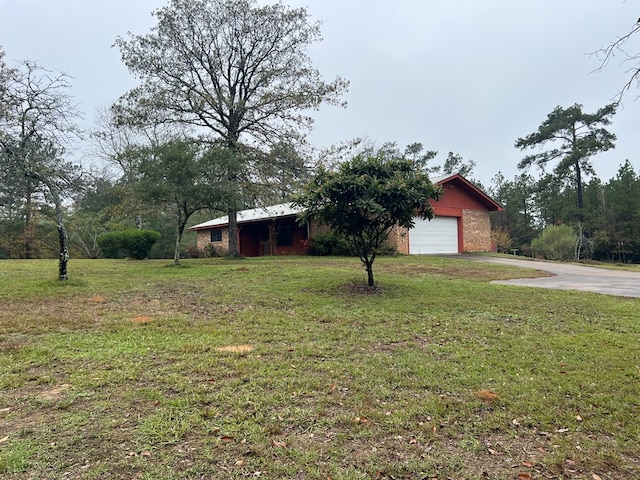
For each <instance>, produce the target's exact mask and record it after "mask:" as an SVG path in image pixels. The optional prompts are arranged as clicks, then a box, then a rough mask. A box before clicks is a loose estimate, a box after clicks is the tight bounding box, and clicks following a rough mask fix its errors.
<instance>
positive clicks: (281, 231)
mask: <svg viewBox="0 0 640 480" xmlns="http://www.w3.org/2000/svg"><path fill="white" fill-rule="evenodd" d="M291 245H293V225H291V224H289V225H280V226H279V227H278V247H290V246H291Z"/></svg>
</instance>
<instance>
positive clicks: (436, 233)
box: [189, 174, 502, 257]
mask: <svg viewBox="0 0 640 480" xmlns="http://www.w3.org/2000/svg"><path fill="white" fill-rule="evenodd" d="M433 183H434V184H436V185H440V186H441V187H442V189H443V195H442V198H441V199H440V200H438V201H437V202H432V205H433V209H434V212H435V217H434V218H433V219H431V221H429V220H422V219H421V218H419V217H416V218H415V227H414V228H413V229H411V230H407V229H405V228H396V229H394V230H393V231H392V232H391V234H390V237H389V243H390V245H391V246H393V247H395V248H396V250H397V251H398V253H402V254H405V255H409V254H432V253H463V252H488V251H491V250H492V245H491V223H490V220H489V212H490V211H496V210H502V206H501V205H500V204H499V203H497V202H496V201H495V200H493V199H492V198H491V197H489V196H488V195H487V194H486V193H484V192H483V191H482V190H481V189H479V188H478V187H476V186H475V185H474V184H473V183H471V182H469V181H468V180H467V179H465V178H464V177H462V176H461V175H458V174H455V175H450V176H447V177H442V178H435V179H433ZM298 213H300V211H299V210H298V209H296V208H295V207H293V206H292V205H290V204H282V205H273V206H270V207H264V208H254V209H251V210H243V211H241V212H238V242H239V247H240V254H241V255H244V256H247V257H255V256H262V255H304V254H305V253H306V240H307V239H309V238H310V237H312V236H313V235H314V233H316V232H319V231H322V230H323V229H324V230H326V227H323V226H321V225H317V224H315V223H314V222H309V223H308V224H307V225H304V226H300V225H298V223H297V221H296V216H297V214H298ZM228 225H229V220H228V218H227V217H226V216H225V217H220V218H216V219H213V220H210V221H208V222H204V223H201V224H198V225H194V226H193V227H191V228H189V230H191V231H195V232H196V235H197V246H198V248H199V249H206V248H208V247H210V246H213V247H214V248H216V250H217V251H218V253H220V254H225V253H226V252H228V248H229V233H228Z"/></svg>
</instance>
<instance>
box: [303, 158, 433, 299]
mask: <svg viewBox="0 0 640 480" xmlns="http://www.w3.org/2000/svg"><path fill="white" fill-rule="evenodd" d="M440 195H441V190H440V188H439V187H437V186H435V185H433V184H432V183H431V181H430V180H429V176H428V174H426V173H425V172H424V171H423V170H421V169H420V167H419V165H417V164H416V163H415V162H414V161H413V160H410V159H406V158H401V157H400V158H389V157H388V156H387V155H385V153H384V152H379V153H378V154H377V155H368V156H367V155H358V156H356V157H355V158H353V159H352V160H350V161H347V162H345V163H343V164H341V165H340V166H339V167H338V169H337V170H335V171H331V170H327V169H324V168H320V169H319V170H318V172H317V174H316V175H315V177H314V179H313V180H312V181H311V182H310V183H309V184H308V185H306V186H305V188H304V189H303V191H302V193H301V194H299V195H298V196H297V197H296V198H295V199H294V204H295V205H297V206H300V207H302V208H303V210H304V212H303V213H302V214H301V215H300V217H299V220H300V222H301V223H304V222H306V221H308V220H310V219H315V220H317V221H319V222H320V223H323V224H326V225H329V226H330V227H331V228H332V229H333V230H334V231H335V232H336V233H338V234H340V235H343V236H344V237H345V238H347V240H348V241H349V243H350V244H351V246H352V248H353V251H354V252H355V253H356V254H357V255H358V257H359V258H360V260H361V261H362V263H363V265H364V267H365V269H366V271H367V278H368V280H367V283H368V285H369V287H373V286H374V285H375V282H374V277H373V262H374V261H375V259H376V255H377V254H378V253H380V251H381V250H382V249H383V248H384V247H385V245H386V242H387V239H388V236H389V233H390V231H391V229H392V228H393V227H394V226H396V225H398V226H400V227H404V228H412V227H413V226H414V222H413V218H414V216H415V215H420V216H421V217H422V218H423V219H427V218H428V219H431V218H433V208H432V207H431V203H430V201H431V200H432V199H438V198H440Z"/></svg>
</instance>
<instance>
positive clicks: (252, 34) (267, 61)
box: [115, 0, 348, 255]
mask: <svg viewBox="0 0 640 480" xmlns="http://www.w3.org/2000/svg"><path fill="white" fill-rule="evenodd" d="M154 15H155V16H156V18H157V19H158V23H157V25H156V26H155V27H154V28H152V30H151V32H150V33H148V34H146V35H132V34H130V35H129V37H128V38H127V39H125V38H118V39H117V40H116V42H115V43H116V46H118V47H119V48H120V51H121V53H122V60H123V62H124V63H125V64H126V65H127V67H128V68H129V70H130V71H131V72H132V73H133V74H135V75H136V76H138V77H139V78H140V80H141V84H140V86H139V87H137V88H135V89H133V90H131V91H130V92H129V93H128V94H127V95H125V96H124V97H122V98H121V99H120V101H119V102H118V104H117V111H118V114H119V116H120V118H121V119H123V121H125V122H127V123H132V124H143V125H144V124H147V125H149V124H161V123H179V124H182V125H187V126H190V127H193V128H194V129H195V130H196V131H197V132H199V133H200V132H204V135H205V136H207V138H208V139H209V140H210V141H211V142H222V144H223V145H224V147H225V148H228V149H229V150H230V151H231V152H232V153H233V154H234V155H235V156H236V160H237V161H236V162H231V163H230V164H229V167H230V168H229V170H228V172H227V176H228V180H229V182H230V183H231V184H234V183H235V184H236V185H237V188H236V190H237V191H236V192H235V195H228V196H227V202H228V205H227V211H228V214H229V236H230V242H229V247H230V254H231V255H238V244H237V219H236V213H237V211H238V209H239V207H240V206H241V205H240V202H241V198H242V194H243V192H242V191H241V186H242V183H243V174H244V173H245V172H246V171H248V170H251V168H249V167H252V166H255V164H256V163H257V162H261V161H263V160H267V161H268V158H269V155H268V154H266V153H267V152H268V151H269V150H270V148H271V147H272V146H273V145H276V144H280V145H282V144H283V143H289V144H294V145H295V144H296V143H299V142H302V141H303V139H304V137H305V136H306V134H307V133H308V131H309V130H310V128H311V126H312V123H313V122H312V118H311V117H310V116H309V112H310V111H311V110H314V109H317V108H318V107H319V106H320V105H321V104H322V103H329V104H334V105H343V102H342V101H341V100H340V97H341V95H342V94H343V93H344V92H345V91H346V88H347V85H348V83H347V82H346V81H345V80H343V79H341V78H336V79H335V80H334V81H333V82H330V83H326V82H324V81H323V80H322V78H321V76H320V73H319V72H318V70H317V69H316V68H315V67H314V66H313V64H312V63H311V60H310V58H309V56H308V52H307V49H308V47H309V46H310V45H311V44H313V43H315V42H318V41H320V40H321V35H320V26H319V24H318V23H310V21H309V15H308V13H307V11H306V9H304V8H298V9H292V8H289V7H287V6H284V5H282V4H280V3H278V4H275V5H266V6H259V5H258V4H257V2H256V1H255V0H170V2H169V4H168V5H167V6H166V7H164V8H161V9H159V10H157V11H156V12H155V13H154ZM256 151H261V152H264V153H265V154H264V155H258V156H256V155H254V153H255V152H256ZM254 170H255V168H254Z"/></svg>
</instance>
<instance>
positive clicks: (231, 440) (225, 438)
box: [220, 435, 233, 442]
mask: <svg viewBox="0 0 640 480" xmlns="http://www.w3.org/2000/svg"><path fill="white" fill-rule="evenodd" d="M220 441H221V442H233V437H230V436H229V435H223V436H221V437H220Z"/></svg>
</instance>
